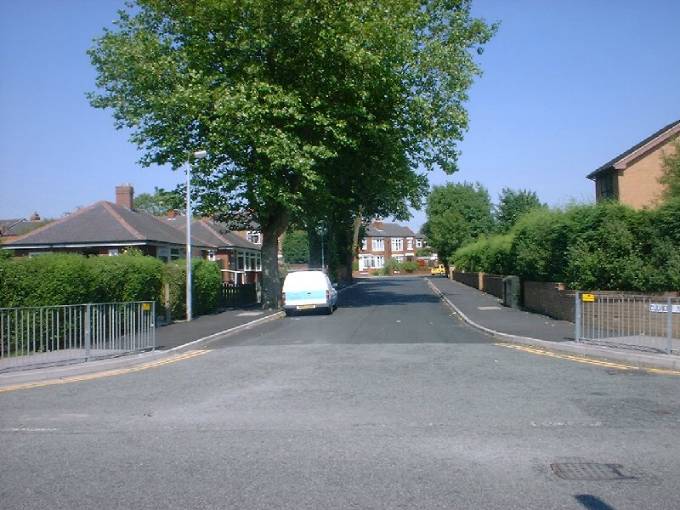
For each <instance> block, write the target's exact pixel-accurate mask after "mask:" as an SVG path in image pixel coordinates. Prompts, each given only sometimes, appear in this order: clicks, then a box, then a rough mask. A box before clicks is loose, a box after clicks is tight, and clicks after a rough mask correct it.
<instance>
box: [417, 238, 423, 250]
mask: <svg viewBox="0 0 680 510" xmlns="http://www.w3.org/2000/svg"><path fill="white" fill-rule="evenodd" d="M422 247H423V240H422V239H416V248H422Z"/></svg>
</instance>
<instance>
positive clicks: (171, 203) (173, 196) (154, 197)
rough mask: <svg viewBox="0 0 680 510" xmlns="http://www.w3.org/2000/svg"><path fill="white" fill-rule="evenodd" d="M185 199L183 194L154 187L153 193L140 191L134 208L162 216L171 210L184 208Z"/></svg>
mask: <svg viewBox="0 0 680 510" xmlns="http://www.w3.org/2000/svg"><path fill="white" fill-rule="evenodd" d="M184 205H185V204H184V199H183V197H182V196H181V194H178V193H176V192H173V191H166V190H164V189H161V188H154V192H153V194H151V193H140V194H139V195H137V196H135V204H134V208H135V209H138V210H140V211H145V212H148V213H149V214H153V215H154V216H160V215H162V214H165V213H166V212H168V211H170V210H182V211H183V210H184Z"/></svg>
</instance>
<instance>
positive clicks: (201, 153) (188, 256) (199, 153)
mask: <svg viewBox="0 0 680 510" xmlns="http://www.w3.org/2000/svg"><path fill="white" fill-rule="evenodd" d="M207 155H208V153H207V152H206V151H196V152H194V153H193V157H194V159H203V158H204V157H206V156H207ZM186 166H187V211H186V217H187V246H186V259H187V293H186V299H187V303H186V306H187V321H190V320H191V318H192V315H191V216H192V212H191V160H189V161H187V164H186Z"/></svg>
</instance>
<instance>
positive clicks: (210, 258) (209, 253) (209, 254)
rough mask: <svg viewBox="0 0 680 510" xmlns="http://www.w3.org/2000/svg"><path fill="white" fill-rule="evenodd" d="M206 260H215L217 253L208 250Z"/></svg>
mask: <svg viewBox="0 0 680 510" xmlns="http://www.w3.org/2000/svg"><path fill="white" fill-rule="evenodd" d="M208 260H211V261H213V262H215V261H216V260H217V254H216V253H215V250H208Z"/></svg>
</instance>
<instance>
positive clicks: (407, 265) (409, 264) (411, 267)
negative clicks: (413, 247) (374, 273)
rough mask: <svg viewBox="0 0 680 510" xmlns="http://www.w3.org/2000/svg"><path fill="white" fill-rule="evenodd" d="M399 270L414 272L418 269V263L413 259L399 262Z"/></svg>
mask: <svg viewBox="0 0 680 510" xmlns="http://www.w3.org/2000/svg"><path fill="white" fill-rule="evenodd" d="M399 270H400V271H402V272H404V273H415V272H416V271H417V270H418V264H417V263H415V262H413V261H408V260H405V261H404V262H402V263H401V264H399Z"/></svg>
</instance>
